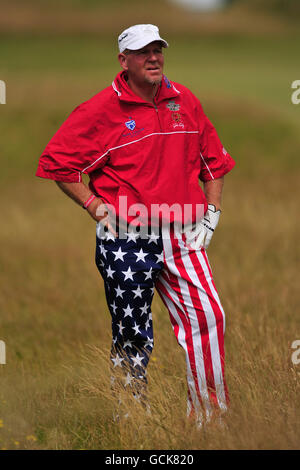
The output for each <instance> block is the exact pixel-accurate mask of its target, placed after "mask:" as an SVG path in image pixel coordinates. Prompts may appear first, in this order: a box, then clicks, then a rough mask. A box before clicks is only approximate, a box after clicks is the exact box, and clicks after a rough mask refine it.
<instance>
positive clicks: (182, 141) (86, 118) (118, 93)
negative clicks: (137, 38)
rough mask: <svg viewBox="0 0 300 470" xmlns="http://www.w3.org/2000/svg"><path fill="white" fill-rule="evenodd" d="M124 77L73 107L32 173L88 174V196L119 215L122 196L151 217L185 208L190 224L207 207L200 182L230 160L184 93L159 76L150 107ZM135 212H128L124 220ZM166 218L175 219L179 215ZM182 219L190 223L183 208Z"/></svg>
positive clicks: (77, 178) (70, 178) (68, 178)
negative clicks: (188, 208) (154, 214)
mask: <svg viewBox="0 0 300 470" xmlns="http://www.w3.org/2000/svg"><path fill="white" fill-rule="evenodd" d="M125 77H126V75H125V73H124V72H120V73H119V74H118V75H117V77H116V79H115V80H114V82H113V83H112V86H110V87H108V88H106V89H104V90H103V91H101V92H100V93H98V94H97V95H95V96H93V97H92V98H91V99H89V100H88V101H86V102H84V103H82V104H81V105H79V106H78V107H77V108H75V110H74V111H73V112H72V113H71V114H70V116H69V117H68V119H67V120H66V121H65V122H64V123H63V125H62V126H61V127H60V128H59V130H58V131H57V132H56V134H55V135H54V137H53V138H52V139H51V140H50V142H49V143H48V145H47V147H46V148H45V150H44V152H43V154H42V155H41V157H40V160H39V165H38V170H37V173H36V175H37V176H40V177H42V178H50V179H53V180H56V181H64V182H81V181H82V176H81V175H82V173H86V174H88V175H89V177H90V183H89V186H90V189H91V190H92V191H93V193H94V194H96V195H98V196H100V197H101V198H102V199H103V200H104V201H105V202H106V203H107V204H111V205H113V206H114V207H115V209H116V212H117V214H118V213H119V212H120V210H119V202H120V201H121V200H119V197H120V196H127V208H129V207H130V206H131V205H132V204H136V203H138V204H144V206H145V207H146V210H148V214H149V218H150V214H152V213H154V212H155V210H156V209H155V210H153V208H154V207H156V208H159V206H160V205H161V204H164V206H161V207H160V212H159V213H160V214H161V213H162V212H163V211H162V210H161V209H162V208H163V207H164V208H165V209H166V211H168V209H167V206H166V204H167V205H168V207H170V206H173V208H174V209H176V207H177V208H180V207H181V208H183V205H184V204H187V205H189V207H190V208H192V216H191V217H192V218H193V219H195V217H196V213H197V214H198V215H199V210H201V212H203V211H204V212H205V211H206V209H207V201H206V198H205V195H204V193H203V191H202V189H201V187H200V185H199V178H200V180H201V181H208V180H211V179H215V178H220V177H221V176H223V175H225V174H226V173H227V172H229V171H230V170H231V169H232V168H233V166H234V164H235V162H234V160H233V159H232V158H231V156H230V155H229V154H228V153H227V152H226V150H225V149H224V147H223V146H222V144H221V142H220V139H219V137H218V135H217V133H216V130H215V128H214V127H213V125H212V124H211V122H210V121H209V120H208V118H207V117H206V116H205V114H204V112H203V110H202V107H201V104H200V102H199V100H198V99H197V98H196V97H195V96H194V95H193V94H192V93H191V91H190V90H188V89H187V88H186V87H184V86H183V85H179V84H177V83H174V82H170V81H169V80H168V79H167V77H165V76H164V78H163V80H162V83H161V86H160V87H159V89H158V92H157V94H156V97H155V105H153V104H151V103H148V102H145V101H143V100H142V99H141V98H140V97H138V96H137V95H135V94H134V93H133V92H132V91H131V89H130V88H129V86H128V84H127V82H126V79H125ZM124 200H125V199H124V198H122V201H123V202H124ZM151 204H152V206H151ZM196 204H198V205H200V206H201V205H202V208H201V209H199V207H200V206H199V207H197V206H196ZM153 205H154V206H153ZM155 205H156V206H155ZM135 207H137V206H135ZM133 209H134V208H133ZM151 210H152V213H151ZM138 214H139V212H136V211H134V210H133V212H132V213H131V215H129V216H127V220H129V221H132V220H133V219H134V218H136V217H137V215H138ZM181 214H184V209H182V212H181ZM170 217H171V221H172V220H176V219H180V217H181V215H180V210H179V211H178V210H177V211H176V210H174V213H172V210H171V215H170ZM184 218H185V222H188V221H189V219H190V217H189V210H187V216H185V217H184Z"/></svg>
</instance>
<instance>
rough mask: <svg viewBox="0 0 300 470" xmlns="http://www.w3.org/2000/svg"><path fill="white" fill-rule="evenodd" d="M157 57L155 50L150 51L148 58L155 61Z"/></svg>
mask: <svg viewBox="0 0 300 470" xmlns="http://www.w3.org/2000/svg"><path fill="white" fill-rule="evenodd" d="M157 59H158V53H157V52H156V51H150V52H149V56H148V60H151V62H155V61H157Z"/></svg>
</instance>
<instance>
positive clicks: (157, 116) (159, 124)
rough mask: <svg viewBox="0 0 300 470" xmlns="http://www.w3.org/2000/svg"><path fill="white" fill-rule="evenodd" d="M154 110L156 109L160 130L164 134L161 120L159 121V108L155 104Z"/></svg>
mask: <svg viewBox="0 0 300 470" xmlns="http://www.w3.org/2000/svg"><path fill="white" fill-rule="evenodd" d="M154 108H155V111H156V116H157V120H158V125H159V129H160V132H162V126H161V122H160V119H159V113H158V108H157V106H156V104H155V103H154Z"/></svg>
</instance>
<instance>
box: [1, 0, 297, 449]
mask: <svg viewBox="0 0 300 470" xmlns="http://www.w3.org/2000/svg"><path fill="white" fill-rule="evenodd" d="M136 23H153V24H156V25H158V26H159V28H160V32H161V35H162V37H164V38H166V39H167V41H168V42H169V44H170V47H169V49H167V50H166V51H165V74H166V75H167V76H168V77H169V78H170V79H171V80H174V81H176V82H179V83H183V84H184V85H185V86H187V87H189V88H190V89H191V90H192V91H193V92H194V93H195V94H196V95H197V96H198V97H199V99H200V101H201V102H202V105H203V107H204V111H205V113H206V114H207V115H208V116H209V118H210V120H211V121H212V122H213V123H214V125H215V127H216V128H217V131H218V134H219V136H220V138H221V140H222V142H223V144H224V146H225V147H226V149H227V150H228V152H229V153H230V154H231V155H232V157H233V158H234V159H235V160H236V167H235V169H234V170H233V171H232V172H231V173H230V174H229V175H228V176H227V177H226V178H225V180H226V181H225V189H224V198H223V213H222V217H221V223H220V224H219V226H218V230H217V231H216V234H215V236H214V239H213V242H212V244H211V246H210V248H209V252H208V255H209V258H210V261H211V264H212V267H213V272H214V277H215V282H216V285H217V288H218V290H219V294H220V297H221V300H222V303H223V306H224V309H225V312H226V314H227V327H226V328H227V330H226V343H225V344H226V354H227V374H228V385H229V390H230V393H231V400H232V405H231V410H230V412H229V413H228V417H227V432H226V433H224V432H223V431H221V430H218V429H212V430H210V429H208V431H207V432H206V433H205V434H199V432H198V431H197V430H195V429H194V428H193V427H192V424H190V423H187V422H186V420H185V394H186V387H185V364H184V358H183V356H182V354H181V352H182V351H180V350H179V347H178V346H177V344H176V341H175V338H174V335H173V332H172V330H171V326H170V322H169V319H168V316H167V312H166V311H165V309H164V307H163V306H162V304H161V302H160V300H159V298H157V297H156V296H155V298H154V302H153V319H154V333H155V338H156V346H155V350H154V352H153V357H152V359H151V362H150V366H149V377H150V395H151V396H152V402H153V416H152V418H151V419H150V421H149V420H148V421H147V423H146V422H144V421H143V416H142V414H139V415H138V416H136V419H135V421H134V422H131V423H129V424H128V428H127V431H126V434H125V433H124V431H123V430H122V428H121V427H120V426H118V425H117V424H115V423H113V422H112V420H111V413H112V409H113V403H112V402H111V401H110V399H109V371H108V369H107V367H108V366H107V363H108V351H109V348H110V341H111V333H110V318H109V313H108V310H107V307H106V303H105V299H104V291H103V284H102V280H101V278H100V277H99V275H98V273H97V270H96V267H95V266H94V260H93V258H94V242H95V227H94V222H93V221H92V220H91V219H89V218H88V216H87V214H86V213H85V212H84V211H82V210H81V209H80V208H78V206H76V205H75V204H74V203H73V202H72V201H71V200H69V199H68V198H66V197H65V196H64V195H63V194H62V193H61V192H60V191H59V190H58V189H57V188H56V186H55V184H54V183H53V182H50V181H46V180H41V179H38V178H36V177H35V171H36V167H37V162H38V158H39V156H40V154H41V153H42V151H43V149H44V148H45V146H46V144H47V142H48V141H49V140H50V138H51V137H52V136H53V134H54V133H55V131H56V130H57V129H58V127H59V126H60V125H61V124H62V122H63V121H64V120H65V119H66V118H67V116H68V115H69V114H70V112H71V111H72V110H73V109H74V108H75V107H76V106H77V105H78V104H79V103H81V102H83V101H85V100H87V99H89V98H90V97H91V96H93V95H94V94H96V93H98V91H100V90H101V89H103V88H104V87H106V86H109V85H110V84H111V82H112V80H113V78H114V77H115V75H116V74H117V73H118V71H119V65H118V61H117V53H118V50H117V36H118V35H119V34H120V32H121V31H123V30H124V29H125V28H127V27H128V26H130V25H132V24H136ZM299 39H300V2H299V1H298V0H231V1H230V0H227V1H226V0H211V1H209V0H198V1H197V0H173V1H171V0H152V1H147V0H145V1H142V0H131V1H130V2H124V1H122V0H110V1H105V0H44V1H40V0H26V1H25V0H9V1H8V0H1V1H0V80H2V81H4V82H5V84H6V104H0V133H1V134H0V135H1V137H0V156H1V167H2V171H1V173H0V180H1V203H0V204H1V230H0V247H1V248H0V293H1V296H0V340H2V341H5V344H6V364H5V365H0V379H1V380H0V382H1V387H0V449H11V448H13V449H19V448H26V449H49V448H58V449H71V448H74V449H81V448H82V449H87V448H88V449H95V448H98V449H109V448H112V449H113V448H117V449H143V448H146V449H147V448H148V449H159V448H162V449H172V448H173V449H192V448H193V449H201V448H202V449H203V448H207V449H212V448H226V449H229V448H232V449H242V448H248V449H257V448H258V449H266V448H275V449H276V448H297V447H299V437H300V435H299V434H300V433H299V422H300V420H299V407H298V408H297V403H299V383H300V365H297V364H293V362H292V361H291V354H292V352H293V350H292V348H291V344H292V342H293V341H294V340H296V339H300V320H299V300H300V295H299V289H298V276H297V275H298V270H299V243H298V238H299V237H298V234H299V220H298V218H297V213H298V201H299V196H300V189H299V188H300V185H299V174H300V165H299V154H300V132H299V131H300V119H299V118H300V104H299V105H297V104H293V103H292V99H291V97H292V93H293V91H295V90H293V89H292V88H291V86H292V83H293V82H294V81H295V80H297V79H298V80H299V79H300V70H299V43H300V42H299ZM151 387H152V388H151ZM149 430H150V432H149Z"/></svg>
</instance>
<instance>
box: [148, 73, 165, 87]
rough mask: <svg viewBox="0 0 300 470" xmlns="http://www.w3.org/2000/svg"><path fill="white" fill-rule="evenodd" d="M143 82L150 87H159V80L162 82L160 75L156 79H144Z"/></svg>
mask: <svg viewBox="0 0 300 470" xmlns="http://www.w3.org/2000/svg"><path fill="white" fill-rule="evenodd" d="M145 80H146V82H147V83H150V84H151V85H159V84H160V82H161V80H162V74H160V75H159V76H157V77H153V78H152V77H145Z"/></svg>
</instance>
